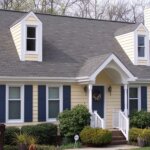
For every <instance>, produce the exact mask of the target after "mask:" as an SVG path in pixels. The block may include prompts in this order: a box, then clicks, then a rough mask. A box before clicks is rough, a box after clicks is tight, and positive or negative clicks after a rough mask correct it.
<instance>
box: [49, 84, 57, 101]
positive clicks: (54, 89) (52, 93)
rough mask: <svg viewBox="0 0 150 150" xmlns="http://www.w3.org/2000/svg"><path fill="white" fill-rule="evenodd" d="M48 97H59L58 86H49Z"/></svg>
mask: <svg viewBox="0 0 150 150" xmlns="http://www.w3.org/2000/svg"><path fill="white" fill-rule="evenodd" d="M48 98H49V99H59V87H49V95H48Z"/></svg>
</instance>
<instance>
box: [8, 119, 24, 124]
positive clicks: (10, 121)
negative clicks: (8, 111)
mask: <svg viewBox="0 0 150 150" xmlns="http://www.w3.org/2000/svg"><path fill="white" fill-rule="evenodd" d="M18 123H24V121H23V120H8V121H6V124H18Z"/></svg>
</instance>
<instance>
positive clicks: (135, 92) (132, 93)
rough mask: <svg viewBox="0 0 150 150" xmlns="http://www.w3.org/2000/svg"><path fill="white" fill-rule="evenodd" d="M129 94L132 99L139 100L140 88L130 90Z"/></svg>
mask: <svg viewBox="0 0 150 150" xmlns="http://www.w3.org/2000/svg"><path fill="white" fill-rule="evenodd" d="M129 92H130V93H129V97H130V98H138V88H130V90H129Z"/></svg>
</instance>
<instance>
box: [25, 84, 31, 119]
mask: <svg viewBox="0 0 150 150" xmlns="http://www.w3.org/2000/svg"><path fill="white" fill-rule="evenodd" d="M24 88H25V89H24V111H25V114H24V115H25V116H24V121H25V122H32V106H33V104H32V103H33V92H32V91H33V88H32V85H25V87H24Z"/></svg>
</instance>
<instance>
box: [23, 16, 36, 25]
mask: <svg viewBox="0 0 150 150" xmlns="http://www.w3.org/2000/svg"><path fill="white" fill-rule="evenodd" d="M25 22H26V23H27V24H29V25H37V23H38V20H37V19H36V18H35V17H34V16H29V17H28V18H27V19H26V20H25Z"/></svg>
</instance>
